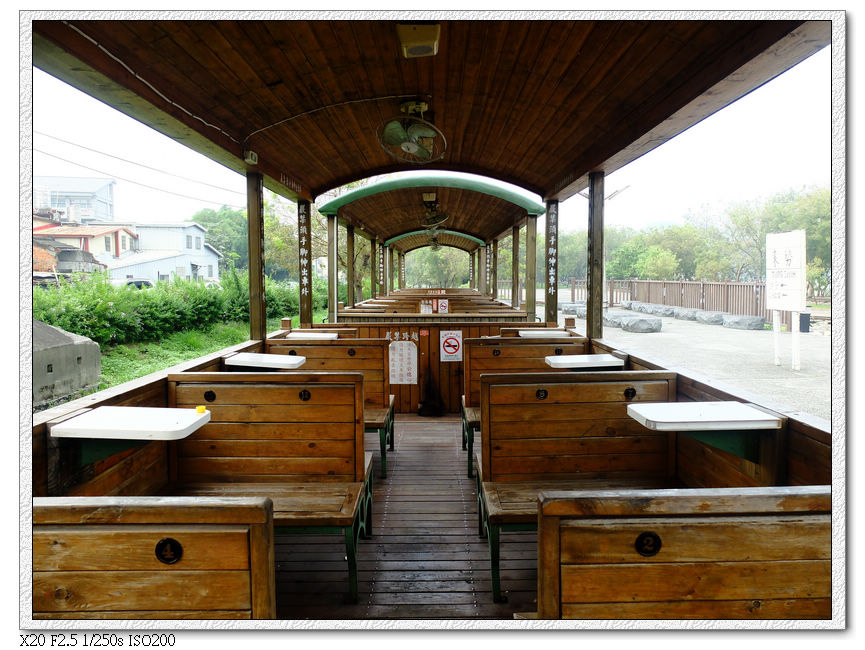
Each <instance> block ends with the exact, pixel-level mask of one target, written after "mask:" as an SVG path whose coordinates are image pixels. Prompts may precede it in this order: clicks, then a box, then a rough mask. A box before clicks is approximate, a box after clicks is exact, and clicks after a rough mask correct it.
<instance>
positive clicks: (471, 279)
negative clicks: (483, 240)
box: [469, 250, 477, 289]
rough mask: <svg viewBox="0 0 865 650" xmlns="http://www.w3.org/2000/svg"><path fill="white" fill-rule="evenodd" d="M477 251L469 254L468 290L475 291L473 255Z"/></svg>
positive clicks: (475, 278)
mask: <svg viewBox="0 0 865 650" xmlns="http://www.w3.org/2000/svg"><path fill="white" fill-rule="evenodd" d="M476 253H477V250H473V251H472V252H471V253H469V288H470V289H476V288H477V274H476V273H475V254H476Z"/></svg>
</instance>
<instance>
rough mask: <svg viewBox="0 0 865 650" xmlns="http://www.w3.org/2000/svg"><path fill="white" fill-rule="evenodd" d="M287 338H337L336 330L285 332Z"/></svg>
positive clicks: (329, 339)
mask: <svg viewBox="0 0 865 650" xmlns="http://www.w3.org/2000/svg"><path fill="white" fill-rule="evenodd" d="M285 338H287V339H319V340H322V341H333V340H334V339H337V338H339V334H337V333H336V332H289V333H288V334H286V336H285Z"/></svg>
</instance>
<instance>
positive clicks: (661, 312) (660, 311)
mask: <svg viewBox="0 0 865 650" xmlns="http://www.w3.org/2000/svg"><path fill="white" fill-rule="evenodd" d="M674 310H675V307H671V306H670V305H649V311H648V313H650V314H652V315H654V316H667V317H669V318H672V316H673V314H675V311H674Z"/></svg>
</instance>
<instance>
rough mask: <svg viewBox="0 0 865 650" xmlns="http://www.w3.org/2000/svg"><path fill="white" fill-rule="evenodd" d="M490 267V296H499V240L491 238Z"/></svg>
mask: <svg viewBox="0 0 865 650" xmlns="http://www.w3.org/2000/svg"><path fill="white" fill-rule="evenodd" d="M492 257H493V259H492V264H491V268H490V296H492V297H493V298H498V297H499V242H498V241H497V240H495V239H494V240H493V255H492Z"/></svg>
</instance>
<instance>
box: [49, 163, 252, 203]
mask: <svg viewBox="0 0 865 650" xmlns="http://www.w3.org/2000/svg"><path fill="white" fill-rule="evenodd" d="M33 151H37V152H39V153H41V154H44V155H46V156H51V157H52V158H57V160H62V161H63V162H66V163H69V164H70V165H76V166H77V167H81V168H83V169H89V170H90V171H92V172H96V173H98V174H103V175H105V176H111V177H112V178H118V179H120V180H122V181H126V182H127V183H132V184H133V185H140V186H141V187H146V188H147V189H150V190H154V191H156V192H162V193H164V194H172V195H174V196H179V197H180V198H183V199H190V200H192V201H202V202H203V203H210V204H212V205H225V206H226V207H229V208H236V209H244V208H245V207H246V206H243V205H231V204H228V203H224V202H222V201H213V200H212V199H202V198H199V197H196V196H189V195H188V194H180V193H178V192H172V191H171V190H165V189H162V188H161V187H153V186H152V185H147V184H145V183H139V182H138V181H133V180H131V179H129V178H123V177H122V176H117V175H116V174H112V173H109V172H106V171H103V170H101V169H96V168H94V167H88V166H87V165H82V164H81V163H77V162H74V161H72V160H67V159H66V158H61V157H60V156H56V155H54V154H53V153H48V152H47V151H42V150H41V149H33Z"/></svg>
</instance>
